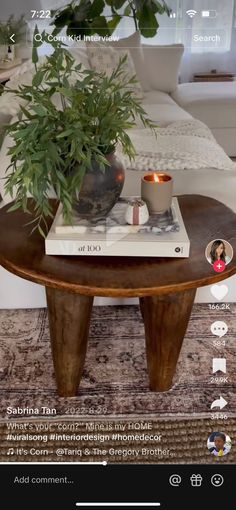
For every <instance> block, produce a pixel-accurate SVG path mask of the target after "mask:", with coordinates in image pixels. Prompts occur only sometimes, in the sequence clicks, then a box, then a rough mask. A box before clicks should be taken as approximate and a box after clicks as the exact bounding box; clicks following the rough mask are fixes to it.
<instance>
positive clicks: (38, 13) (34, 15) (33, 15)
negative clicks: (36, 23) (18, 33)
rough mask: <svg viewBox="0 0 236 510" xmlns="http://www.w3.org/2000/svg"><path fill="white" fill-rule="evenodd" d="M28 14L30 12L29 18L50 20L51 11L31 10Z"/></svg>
mask: <svg viewBox="0 0 236 510" xmlns="http://www.w3.org/2000/svg"><path fill="white" fill-rule="evenodd" d="M30 12H31V18H41V19H46V18H51V11H44V10H40V11H36V10H34V9H32V10H31V11H30Z"/></svg>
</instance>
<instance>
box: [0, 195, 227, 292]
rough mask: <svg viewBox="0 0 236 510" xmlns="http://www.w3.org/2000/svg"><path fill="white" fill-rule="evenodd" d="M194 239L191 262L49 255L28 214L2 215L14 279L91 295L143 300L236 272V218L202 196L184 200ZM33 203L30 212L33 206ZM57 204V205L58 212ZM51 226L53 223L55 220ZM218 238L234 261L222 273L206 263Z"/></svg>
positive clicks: (1, 256)
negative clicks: (208, 249)
mask: <svg viewBox="0 0 236 510" xmlns="http://www.w3.org/2000/svg"><path fill="white" fill-rule="evenodd" d="M178 200H179V205H180V209H181V212H182V216H183V219H184V223H185V227H186V230H187V233H188V236H189V239H190V257H189V258H183V259H181V258H178V259H177V258H160V257H155V258H154V257H103V256H82V255H81V256H61V255H58V256H52V255H45V247H44V243H45V241H44V239H43V238H42V237H41V236H40V234H39V233H38V232H34V233H33V234H32V235H29V233H30V231H31V229H32V226H31V225H30V226H25V224H26V223H27V222H28V221H29V219H30V218H29V215H28V214H25V213H23V211H21V210H17V211H14V212H10V213H8V212H7V210H8V209H9V206H10V204H8V205H6V206H5V207H3V208H2V209H1V210H0V264H1V265H2V266H3V267H4V268H5V269H7V270H8V271H10V272H11V273H14V274H15V275H18V276H20V277H22V278H25V279H26V280H30V281H32V282H36V283H39V284H42V285H45V286H46V287H52V288H58V289H61V290H64V291H68V292H74V293H78V294H83V295H89V296H107V297H142V296H154V295H160V294H167V293H174V292H180V291H184V290H188V289H195V288H198V287H202V286H204V285H211V284H214V283H217V282H219V281H221V280H224V279H225V278H228V277H229V276H232V275H233V274H235V273H236V214H234V212H233V211H231V210H230V209H229V208H227V207H226V206H225V205H223V204H222V203H220V202H218V201H216V200H213V199H211V198H209V197H203V196H199V195H184V196H179V197H178ZM32 205H33V204H32V201H31V200H29V208H31V207H32ZM57 205H58V202H56V200H54V201H53V207H54V209H55V211H56V208H57ZM50 224H51V220H50ZM214 239H225V240H226V241H228V242H229V243H231V245H232V247H233V249H234V257H233V259H232V261H231V262H230V264H228V265H227V266H226V268H225V271H224V272H223V273H215V272H214V270H213V268H212V267H211V265H210V264H209V262H207V260H206V258H205V249H206V246H207V244H208V243H210V242H211V241H213V240H214Z"/></svg>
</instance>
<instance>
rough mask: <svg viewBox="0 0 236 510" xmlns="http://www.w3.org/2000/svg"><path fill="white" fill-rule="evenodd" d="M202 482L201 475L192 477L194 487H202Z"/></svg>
mask: <svg viewBox="0 0 236 510" xmlns="http://www.w3.org/2000/svg"><path fill="white" fill-rule="evenodd" d="M202 480H203V478H202V476H201V475H192V476H191V478H190V481H191V485H192V487H201V485H202Z"/></svg>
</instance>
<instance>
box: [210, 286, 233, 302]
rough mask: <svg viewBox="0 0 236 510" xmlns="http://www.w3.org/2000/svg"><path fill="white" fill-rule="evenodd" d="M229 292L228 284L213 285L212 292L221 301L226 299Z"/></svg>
mask: <svg viewBox="0 0 236 510" xmlns="http://www.w3.org/2000/svg"><path fill="white" fill-rule="evenodd" d="M228 292H229V288H228V287H227V285H224V284H223V285H212V287H211V294H212V296H214V297H215V298H216V299H218V301H221V299H224V297H225V296H227V294H228Z"/></svg>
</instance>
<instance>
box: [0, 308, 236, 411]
mask: <svg viewBox="0 0 236 510" xmlns="http://www.w3.org/2000/svg"><path fill="white" fill-rule="evenodd" d="M170 320H171V319H170ZM216 320H224V321H225V322H227V324H228V328H229V331H228V334H227V335H226V336H225V337H224V339H225V346H224V347H222V346H219V347H217V346H215V345H214V344H213V341H214V340H216V339H217V337H215V336H213V335H212V333H211V330H210V326H211V323H212V322H214V321H216ZM235 330H236V305H234V304H231V305H230V310H224V311H222V312H220V311H215V310H214V311H209V308H208V305H207V304H204V305H195V306H194V308H193V313H192V317H191V320H190V323H189V327H188V331H187V334H186V337H185V340H184V343H183V347H182V350H181V354H180V358H179V362H178V366H177V371H176V374H175V377H174V381H173V387H172V389H171V390H169V391H168V392H165V393H154V392H150V391H149V388H148V377H147V371H146V359H145V343H144V328H143V322H142V318H141V314H140V311H139V308H138V306H123V307H122V306H116V307H115V306H110V307H109V306H106V307H94V309H93V314H92V320H91V328H90V338H89V346H88V352H87V358H86V363H85V368H84V373H83V378H82V381H81V385H80V388H79V391H78V395H77V397H74V398H59V397H58V396H57V391H56V386H55V380H54V375H53V365H52V358H51V351H50V340H49V328H48V319H47V311H46V310H45V309H40V310H38V309H36V310H35V309H34V310H1V311H0V417H1V418H6V417H8V418H9V415H8V414H7V407H9V406H11V407H18V406H19V407H27V406H28V407H30V408H38V409H41V407H42V406H47V407H49V408H56V412H57V416H59V417H60V416H67V417H70V416H76V415H78V416H81V415H84V416H90V417H92V416H97V417H98V416H99V418H101V416H116V417H118V416H120V417H122V416H124V417H132V416H138V417H143V418H144V419H146V418H154V419H156V418H158V417H159V418H162V417H176V418H177V417H179V418H181V417H182V418H193V417H195V418H200V417H202V418H203V417H208V418H210V413H211V409H210V406H211V403H212V402H213V400H215V399H218V398H219V397H220V395H222V397H224V398H226V400H227V401H228V405H227V407H226V408H225V410H227V413H228V416H232V415H235V411H236V391H235V390H236V382H235V362H236V344H235V338H234V336H235ZM214 357H215V358H220V357H225V358H226V359H227V382H223V383H222V382H217V381H216V380H215V378H214V377H213V374H212V358H214ZM218 375H219V372H218ZM15 417H17V415H14V418H15ZM18 417H22V416H21V415H20V414H18Z"/></svg>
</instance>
